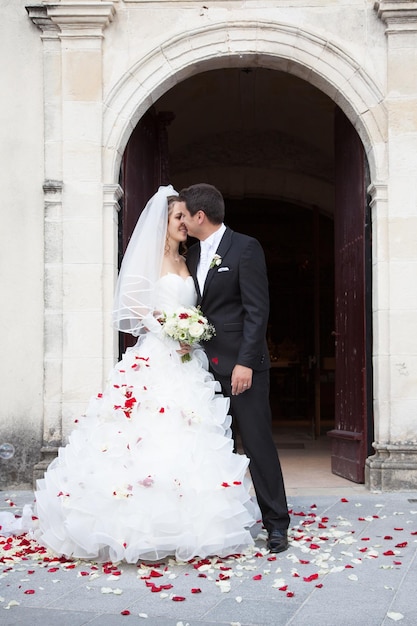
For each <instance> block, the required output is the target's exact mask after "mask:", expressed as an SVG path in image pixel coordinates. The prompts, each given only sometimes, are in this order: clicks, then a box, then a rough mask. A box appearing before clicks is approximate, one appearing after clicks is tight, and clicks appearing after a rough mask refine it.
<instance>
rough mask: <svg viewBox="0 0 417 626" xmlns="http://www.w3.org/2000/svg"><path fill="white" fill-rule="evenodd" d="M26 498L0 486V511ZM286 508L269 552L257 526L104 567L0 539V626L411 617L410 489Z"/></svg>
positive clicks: (416, 619)
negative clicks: (285, 533) (198, 552)
mask: <svg viewBox="0 0 417 626" xmlns="http://www.w3.org/2000/svg"><path fill="white" fill-rule="evenodd" d="M31 502H33V492H31V491H30V490H20V491H18V490H9V491H3V492H0V511H9V512H12V513H14V514H15V515H20V514H21V511H22V507H23V505H24V504H26V503H31ZM289 504H290V509H291V530H290V547H289V549H288V550H287V551H286V552H284V553H282V554H278V555H271V554H270V553H269V552H268V551H267V550H266V547H265V537H266V534H265V531H264V530H263V529H262V527H261V525H260V524H259V525H258V526H257V527H255V528H254V529H253V535H254V537H255V539H256V545H255V547H254V548H252V549H250V550H248V551H247V552H246V553H245V554H243V555H239V556H236V555H234V556H233V557H231V558H223V559H217V558H215V557H213V558H211V559H204V560H197V559H196V560H194V561H193V562H190V563H179V562H176V561H174V560H172V559H166V560H164V561H161V562H158V563H144V562H142V563H138V564H136V565H132V564H124V563H118V564H115V565H114V566H113V568H110V569H109V568H108V566H105V565H103V564H102V563H95V562H92V561H81V560H71V559H65V558H63V559H57V558H56V557H55V555H53V554H52V553H50V552H46V553H45V552H44V551H37V550H36V547H37V544H36V543H35V542H34V541H33V540H32V539H31V538H30V536H22V537H19V538H17V537H10V538H1V537H0V558H1V560H0V624H1V625H3V624H4V626H9V625H10V626H12V625H13V626H15V625H16V626H26V625H27V626H37V625H38V624H39V625H40V624H42V625H46V626H49V625H52V624H53V625H55V624H59V626H67V625H68V626H70V625H71V626H84V625H86V624H89V625H90V624H91V625H94V626H95V625H97V626H98V625H100V626H120V625H121V624H126V625H128V624H136V625H137V624H142V623H143V624H144V626H187V625H188V626H215V625H217V626H228V625H229V626H230V625H232V624H233V625H234V626H238V625H240V626H301V625H302V626H305V625H306V624H307V625H308V626H334V625H335V624H340V625H341V626H352V624H355V626H393V624H394V623H395V622H398V623H399V624H400V625H401V626H415V624H417V582H416V581H417V491H416V492H396V493H373V492H369V491H361V492H358V491H357V490H352V491H351V492H349V493H348V492H347V491H346V490H344V491H342V493H341V494H334V493H333V492H332V493H325V494H322V493H317V494H314V493H308V494H303V495H290V496H289ZM7 544H8V545H7ZM20 544H21V545H20Z"/></svg>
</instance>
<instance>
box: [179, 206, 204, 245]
mask: <svg viewBox="0 0 417 626" xmlns="http://www.w3.org/2000/svg"><path fill="white" fill-rule="evenodd" d="M176 207H177V208H178V209H180V210H181V212H182V218H183V221H184V224H185V226H186V228H187V231H188V234H189V235H190V237H197V239H199V234H200V233H201V215H200V213H202V211H197V213H196V214H195V215H191V213H190V212H189V210H188V209H187V205H186V203H185V202H177V203H176Z"/></svg>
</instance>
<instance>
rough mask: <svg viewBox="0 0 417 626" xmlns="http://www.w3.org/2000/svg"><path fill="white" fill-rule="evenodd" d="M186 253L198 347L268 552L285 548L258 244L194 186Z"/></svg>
mask: <svg viewBox="0 0 417 626" xmlns="http://www.w3.org/2000/svg"><path fill="white" fill-rule="evenodd" d="M178 201H179V203H180V205H181V211H182V213H183V219H184V222H185V225H186V227H187V230H188V234H189V235H191V236H192V237H196V238H197V239H199V240H200V243H197V244H195V245H194V246H192V247H191V248H190V249H189V251H188V253H187V265H188V269H189V271H190V273H191V275H192V276H193V278H194V282H195V286H196V290H197V294H198V304H199V305H201V308H202V311H203V313H204V315H205V316H206V317H207V318H208V320H209V321H210V323H212V324H213V325H214V327H215V329H216V335H215V336H214V337H213V338H212V339H210V341H208V342H207V344H206V346H205V347H206V352H207V356H208V358H209V362H210V369H211V370H212V372H213V374H214V376H215V378H216V379H217V380H218V381H219V382H220V384H221V386H222V389H223V393H224V395H225V396H228V397H229V398H230V406H231V414H232V416H233V419H234V420H235V422H236V423H237V426H238V430H239V433H240V436H241V440H242V444H243V449H244V451H245V454H246V455H247V456H248V458H249V459H250V466H249V467H250V472H251V476H252V482H253V485H254V488H255V492H256V496H257V500H258V504H259V507H260V509H261V512H262V520H263V524H264V526H265V528H266V530H267V532H268V542H267V546H268V549H269V550H270V551H271V552H283V551H284V550H286V549H287V548H288V538H287V529H288V526H289V514H288V508H287V500H286V495H285V488H284V482H283V478H282V472H281V465H280V462H279V458H278V454H277V450H276V447H275V444H274V442H273V439H272V429H271V409H270V406H269V367H270V363H269V354H268V347H267V343H266V338H265V335H266V327H267V323H268V315H269V295H268V279H267V272H266V265H265V257H264V253H263V250H262V248H261V246H260V244H259V242H258V241H257V240H256V239H254V238H252V237H248V236H247V235H242V234H240V233H235V232H233V231H232V230H230V228H228V227H227V226H225V225H224V223H223V219H224V200H223V196H222V194H221V193H220V191H218V189H216V188H215V187H213V186H212V185H208V184H206V183H200V184H197V185H191V187H187V188H186V189H183V190H182V191H180V193H179V196H178Z"/></svg>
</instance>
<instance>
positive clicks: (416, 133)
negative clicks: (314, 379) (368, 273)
mask: <svg viewBox="0 0 417 626" xmlns="http://www.w3.org/2000/svg"><path fill="white" fill-rule="evenodd" d="M375 9H376V11H377V12H378V16H379V17H380V19H381V20H382V21H383V22H384V23H385V25H386V29H385V33H386V37H387V90H386V93H387V97H386V107H387V112H388V120H389V125H388V129H389V130H388V133H389V134H388V159H389V162H388V171H389V179H388V197H387V202H386V203H385V202H382V203H380V202H379V203H378V207H377V210H378V211H381V213H382V214H380V213H378V223H379V224H380V226H379V230H378V232H377V233H376V235H377V242H376V243H377V246H378V249H377V253H378V268H377V271H376V273H375V276H376V277H377V285H376V290H375V288H374V302H376V303H377V304H378V311H376V310H375V317H374V322H376V323H374V344H375V345H376V346H378V349H377V351H376V352H374V368H375V380H376V385H375V407H376V413H377V414H376V419H375V423H376V432H375V443H374V448H375V455H373V456H371V457H369V459H368V460H367V467H366V476H367V482H368V484H369V486H370V488H371V489H381V490H401V489H402V490H409V489H415V488H416V485H417V431H416V427H415V424H416V414H417V333H416V332H415V329H416V327H417V281H416V274H417V252H416V251H417V236H416V233H417V183H416V171H417V2H416V1H414V0H406V1H401V0H400V1H393V0H381V1H380V2H376V4H375ZM381 218H382V219H381ZM374 269H375V268H374ZM384 287H385V288H384ZM374 308H375V307H374Z"/></svg>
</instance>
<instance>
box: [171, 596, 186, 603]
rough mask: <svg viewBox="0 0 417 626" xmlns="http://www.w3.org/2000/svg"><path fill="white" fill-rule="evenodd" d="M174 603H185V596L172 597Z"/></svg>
mask: <svg viewBox="0 0 417 626" xmlns="http://www.w3.org/2000/svg"><path fill="white" fill-rule="evenodd" d="M172 600H173V602H184V600H185V598H184V596H172Z"/></svg>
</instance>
